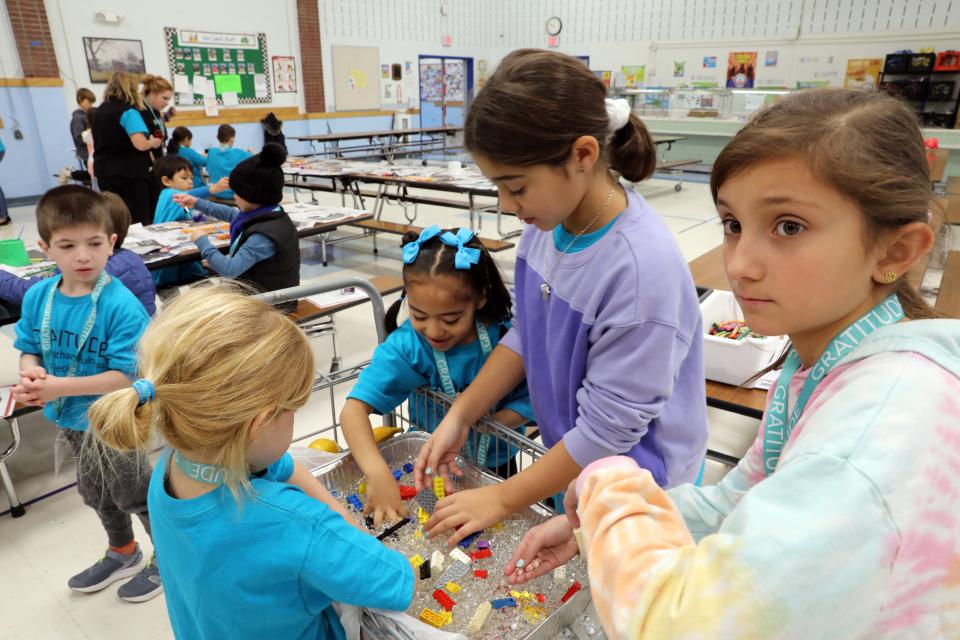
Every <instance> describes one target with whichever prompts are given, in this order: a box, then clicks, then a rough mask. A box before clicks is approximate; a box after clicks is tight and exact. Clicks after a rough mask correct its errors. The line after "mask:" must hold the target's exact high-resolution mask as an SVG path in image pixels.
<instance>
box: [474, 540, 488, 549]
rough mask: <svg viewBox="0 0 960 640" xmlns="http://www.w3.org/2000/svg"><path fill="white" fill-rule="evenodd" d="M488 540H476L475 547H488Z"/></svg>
mask: <svg viewBox="0 0 960 640" xmlns="http://www.w3.org/2000/svg"><path fill="white" fill-rule="evenodd" d="M489 548H490V541H489V540H477V549H489Z"/></svg>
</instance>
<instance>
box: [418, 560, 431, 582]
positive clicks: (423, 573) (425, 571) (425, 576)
mask: <svg viewBox="0 0 960 640" xmlns="http://www.w3.org/2000/svg"><path fill="white" fill-rule="evenodd" d="M420 579H421V580H429V579H430V561H429V560H424V561H423V564H421V565H420Z"/></svg>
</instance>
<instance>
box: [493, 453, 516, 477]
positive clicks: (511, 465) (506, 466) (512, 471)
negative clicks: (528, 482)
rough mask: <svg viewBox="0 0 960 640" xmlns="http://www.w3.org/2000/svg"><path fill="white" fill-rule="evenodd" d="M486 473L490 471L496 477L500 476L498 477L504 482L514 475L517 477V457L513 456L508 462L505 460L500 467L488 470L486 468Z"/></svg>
mask: <svg viewBox="0 0 960 640" xmlns="http://www.w3.org/2000/svg"><path fill="white" fill-rule="evenodd" d="M487 471H491V472H493V473H495V474H497V475H498V476H500V477H501V478H503V479H504V480H506V479H507V478H510V477H512V476H515V475H517V473H519V469H517V457H516V456H514V457H512V458H510V459H509V460H507V461H506V462H504V463H503V464H502V465H500V466H499V467H497V468H496V469H489V468H488V469H487Z"/></svg>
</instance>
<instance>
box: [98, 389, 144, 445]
mask: <svg viewBox="0 0 960 640" xmlns="http://www.w3.org/2000/svg"><path fill="white" fill-rule="evenodd" d="M139 402H140V397H139V396H138V395H137V392H136V390H135V389H134V388H133V387H125V388H123V389H120V390H118V391H114V392H112V393H108V394H107V395H105V396H103V397H102V398H100V399H99V400H97V401H96V402H95V403H93V405H92V406H91V407H90V424H91V425H92V426H93V428H94V431H95V432H96V434H97V436H99V438H100V440H101V441H102V442H103V443H104V444H105V445H107V446H108V447H110V448H111V449H116V450H117V451H142V452H146V451H148V448H149V442H150V438H151V436H152V435H153V420H152V417H153V412H154V409H155V408H156V401H153V402H148V403H146V404H144V405H142V406H138V404H139Z"/></svg>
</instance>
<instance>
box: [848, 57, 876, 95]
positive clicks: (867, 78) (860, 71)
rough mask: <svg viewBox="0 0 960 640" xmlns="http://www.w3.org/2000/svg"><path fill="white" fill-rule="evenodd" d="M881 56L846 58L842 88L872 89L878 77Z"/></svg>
mask: <svg viewBox="0 0 960 640" xmlns="http://www.w3.org/2000/svg"><path fill="white" fill-rule="evenodd" d="M881 68H883V59H882V58H851V59H850V60H847V74H846V75H845V76H844V78H843V88H844V89H862V90H864V91H873V90H874V89H876V88H877V82H878V81H879V79H880V69H881Z"/></svg>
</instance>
